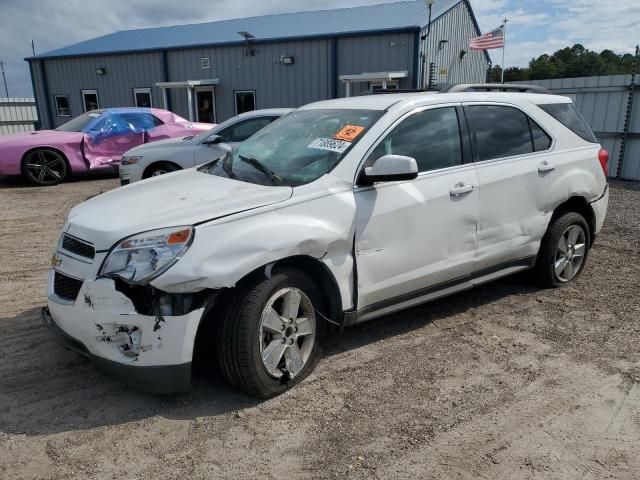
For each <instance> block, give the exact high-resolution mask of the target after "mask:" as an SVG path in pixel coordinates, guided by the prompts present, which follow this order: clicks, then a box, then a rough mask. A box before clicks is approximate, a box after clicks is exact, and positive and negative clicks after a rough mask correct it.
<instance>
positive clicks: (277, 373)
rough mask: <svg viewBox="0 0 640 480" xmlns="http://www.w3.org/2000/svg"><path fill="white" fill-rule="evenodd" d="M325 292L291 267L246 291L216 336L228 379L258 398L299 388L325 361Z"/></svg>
mask: <svg viewBox="0 0 640 480" xmlns="http://www.w3.org/2000/svg"><path fill="white" fill-rule="evenodd" d="M322 308H323V307H322V294H321V292H320V290H319V289H318V287H317V286H316V285H315V283H314V282H313V281H312V280H311V279H310V278H309V277H307V276H306V275H305V274H304V273H302V272H299V271H297V270H292V269H286V270H280V271H276V272H273V275H272V276H271V278H262V279H257V280H254V281H253V282H250V283H249V284H248V285H245V286H244V288H242V287H241V289H240V291H239V292H238V294H237V295H236V298H235V299H234V300H233V301H232V303H231V305H230V306H229V308H228V310H227V312H226V315H225V317H224V319H223V320H222V325H221V329H220V332H219V334H218V337H217V341H218V345H217V352H218V359H219V364H220V367H221V370H222V373H223V375H224V377H225V378H226V380H227V381H228V382H229V383H231V384H232V385H234V386H235V387H237V388H240V389H241V390H244V391H245V392H247V393H248V394H250V395H252V396H255V397H257V398H270V397H274V396H276V395H279V394H280V393H282V392H284V391H285V390H287V389H288V388H291V387H292V386H294V385H296V384H298V383H299V382H300V381H302V380H303V379H304V378H305V377H306V376H307V375H309V373H310V372H311V371H312V370H313V369H314V367H315V365H316V363H317V362H318V359H319V357H320V341H321V339H322V338H323V335H324V332H325V324H324V322H323V321H322V320H321V319H320V318H319V317H318V316H316V309H320V311H322Z"/></svg>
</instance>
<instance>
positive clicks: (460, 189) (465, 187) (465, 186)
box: [449, 183, 474, 197]
mask: <svg viewBox="0 0 640 480" xmlns="http://www.w3.org/2000/svg"><path fill="white" fill-rule="evenodd" d="M473 188H474V187H473V185H471V184H469V183H457V184H456V186H455V187H453V189H452V190H450V191H449V194H450V195H451V196H452V197H461V196H463V195H467V194H468V193H471V192H473Z"/></svg>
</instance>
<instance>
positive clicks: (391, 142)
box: [367, 107, 462, 172]
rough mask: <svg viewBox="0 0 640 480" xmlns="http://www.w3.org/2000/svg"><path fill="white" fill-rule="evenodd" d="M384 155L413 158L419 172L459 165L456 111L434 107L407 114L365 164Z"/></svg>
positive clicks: (460, 148) (460, 157) (450, 108)
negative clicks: (407, 116)
mask: <svg viewBox="0 0 640 480" xmlns="http://www.w3.org/2000/svg"><path fill="white" fill-rule="evenodd" d="M384 155H404V156H407V157H412V158H415V159H416V162H417V163H418V170H419V171H420V172H428V171H430V170H437V169H440V168H447V167H453V166H456V165H460V164H462V142H461V140H460V126H459V124H458V114H457V113H456V109H455V108H453V107H446V108H436V109H432V110H425V111H423V112H419V113H416V114H414V115H411V116H410V117H409V118H407V119H406V120H404V121H403V122H402V123H401V124H400V125H398V126H397V127H396V128H394V129H393V131H392V132H391V133H390V134H389V135H387V137H386V138H385V139H384V140H383V141H382V143H380V144H379V145H378V146H377V147H376V149H375V150H374V152H373V154H372V155H371V157H370V159H369V162H367V163H369V164H371V163H373V161H375V160H377V159H378V158H380V157H382V156H384Z"/></svg>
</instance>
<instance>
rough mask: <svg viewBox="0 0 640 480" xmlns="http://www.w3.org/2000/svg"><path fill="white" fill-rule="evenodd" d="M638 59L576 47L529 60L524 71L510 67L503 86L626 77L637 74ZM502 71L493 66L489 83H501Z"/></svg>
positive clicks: (489, 75) (498, 67)
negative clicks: (525, 82)
mask: <svg viewBox="0 0 640 480" xmlns="http://www.w3.org/2000/svg"><path fill="white" fill-rule="evenodd" d="M639 60H640V59H637V58H635V56H634V55H631V54H629V53H625V54H623V55H619V54H617V53H615V52H614V51H612V50H609V49H605V50H603V51H602V52H600V53H596V52H593V51H591V50H589V49H587V48H585V47H584V45H581V44H579V43H577V44H575V45H573V46H572V47H565V48H561V49H560V50H557V51H556V52H554V53H553V54H551V55H548V54H543V55H540V56H539V57H538V58H532V59H531V61H530V62H529V66H528V67H526V68H518V67H511V68H506V69H505V71H504V80H505V82H517V81H522V80H544V79H548V78H570V77H591V76H594V75H628V74H631V73H633V72H634V70H635V71H636V73H640V61H639ZM501 75H502V69H501V68H500V66H499V65H496V66H494V67H492V68H490V69H489V72H488V74H487V77H488V81H489V82H500V79H501Z"/></svg>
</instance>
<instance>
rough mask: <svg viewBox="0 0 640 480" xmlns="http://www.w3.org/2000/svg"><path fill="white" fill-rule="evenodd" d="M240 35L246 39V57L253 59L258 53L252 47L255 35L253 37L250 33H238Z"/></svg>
mask: <svg viewBox="0 0 640 480" xmlns="http://www.w3.org/2000/svg"><path fill="white" fill-rule="evenodd" d="M238 35H241V36H242V37H244V41H245V43H246V44H247V50H246V51H245V54H244V55H245V56H246V57H253V56H254V55H255V54H256V51H255V49H254V48H252V47H251V40H253V39H254V38H256V37H254V36H253V35H251V34H250V33H249V32H244V31H242V32H238Z"/></svg>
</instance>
